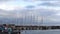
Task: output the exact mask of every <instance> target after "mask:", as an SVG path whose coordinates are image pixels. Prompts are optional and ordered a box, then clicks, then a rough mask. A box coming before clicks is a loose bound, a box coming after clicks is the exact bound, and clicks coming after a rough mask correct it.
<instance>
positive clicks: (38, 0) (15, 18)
mask: <svg viewBox="0 0 60 34" xmlns="http://www.w3.org/2000/svg"><path fill="white" fill-rule="evenodd" d="M42 21H43V22H42ZM0 22H1V23H6V24H7V23H8V24H10V23H13V24H19V25H20V24H23V25H41V24H42V25H60V0H0Z"/></svg>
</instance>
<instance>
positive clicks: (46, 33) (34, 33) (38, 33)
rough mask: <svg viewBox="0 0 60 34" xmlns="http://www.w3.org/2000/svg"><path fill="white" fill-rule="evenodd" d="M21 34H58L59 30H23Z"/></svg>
mask: <svg viewBox="0 0 60 34" xmlns="http://www.w3.org/2000/svg"><path fill="white" fill-rule="evenodd" d="M21 34H60V30H24V31H21Z"/></svg>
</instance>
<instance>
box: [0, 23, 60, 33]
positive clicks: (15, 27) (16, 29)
mask: <svg viewBox="0 0 60 34" xmlns="http://www.w3.org/2000/svg"><path fill="white" fill-rule="evenodd" d="M4 25H6V24H3V25H2V26H4ZM6 26H8V27H10V28H12V33H11V34H21V31H23V30H52V29H60V26H32V25H31V26H21V25H20V26H19V25H14V24H7V25H6ZM0 33H2V34H5V32H0ZM6 34H8V32H7V33H6Z"/></svg>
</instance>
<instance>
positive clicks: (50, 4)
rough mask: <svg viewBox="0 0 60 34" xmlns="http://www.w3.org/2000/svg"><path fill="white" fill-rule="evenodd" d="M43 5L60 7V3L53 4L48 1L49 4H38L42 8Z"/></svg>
mask: <svg viewBox="0 0 60 34" xmlns="http://www.w3.org/2000/svg"><path fill="white" fill-rule="evenodd" d="M53 2H54V3H53ZM41 5H42V6H60V2H59V1H57V2H56V1H52V3H51V2H50V1H48V2H43V3H40V4H38V6H41Z"/></svg>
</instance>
